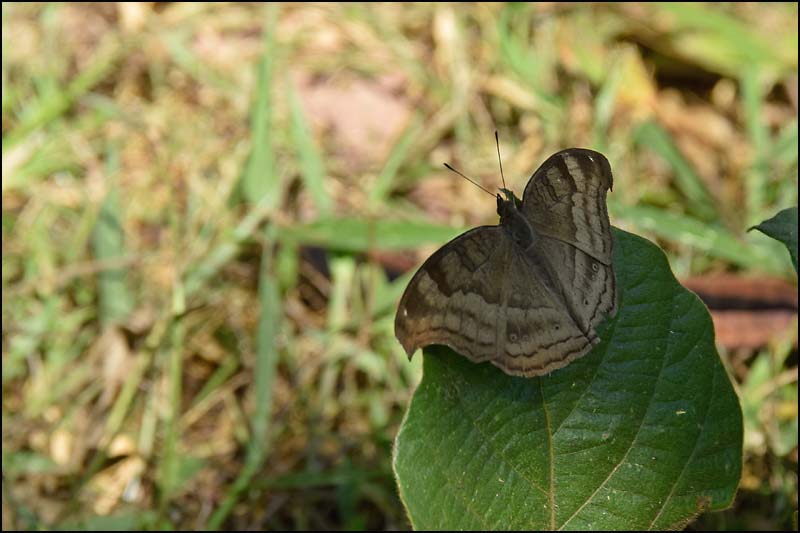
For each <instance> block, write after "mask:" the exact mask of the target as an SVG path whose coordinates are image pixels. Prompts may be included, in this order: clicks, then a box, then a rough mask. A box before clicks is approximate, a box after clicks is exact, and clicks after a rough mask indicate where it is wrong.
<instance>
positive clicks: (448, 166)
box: [444, 163, 494, 196]
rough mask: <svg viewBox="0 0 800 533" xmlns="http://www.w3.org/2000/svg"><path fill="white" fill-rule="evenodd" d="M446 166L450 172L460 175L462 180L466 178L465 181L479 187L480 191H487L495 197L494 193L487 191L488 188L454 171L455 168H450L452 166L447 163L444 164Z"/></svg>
mask: <svg viewBox="0 0 800 533" xmlns="http://www.w3.org/2000/svg"><path fill="white" fill-rule="evenodd" d="M444 166H446V167H447V168H448V169H449V170H452V171H453V172H455V173H456V174H458V175H459V176H461V177H462V178H464V179H465V180H467V181H468V182H470V183H472V184H473V185H475V186H476V187H478V188H480V189H483V190H484V191H486V193H487V194H488V195H490V196H494V194H493V193H492V192H491V191H490V190H489V189H487V188H486V187H484V186H483V185H480V184H479V183H476V182H475V181H474V180H471V179H469V178H468V177H466V176H465V175H464V174H462V173H461V172H459V171H458V170H456V169H454V168H453V167H451V166H450V165H448V164H447V163H445V164H444Z"/></svg>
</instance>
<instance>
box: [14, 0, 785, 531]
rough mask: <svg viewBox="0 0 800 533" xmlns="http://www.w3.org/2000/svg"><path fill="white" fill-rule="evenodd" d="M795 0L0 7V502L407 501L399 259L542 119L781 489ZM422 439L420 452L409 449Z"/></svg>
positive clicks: (763, 509)
mask: <svg viewBox="0 0 800 533" xmlns="http://www.w3.org/2000/svg"><path fill="white" fill-rule="evenodd" d="M797 9H798V8H797V4H796V3H788V4H761V3H752V4H728V3H726V4H710V3H707V4H673V3H669V4H666V3H665V4H562V3H545V4H525V5H522V4H520V5H517V4H463V5H451V4H379V5H367V4H320V5H316V4H292V5H290V4H285V5H275V4H271V5H251V4H179V3H170V2H159V3H138V4H135V3H134V4H126V3H119V4H115V3H105V4H10V3H4V4H3V7H2V40H3V47H2V109H3V115H2V116H3V126H2V127H3V182H2V209H3V211H2V239H3V241H2V250H3V254H2V282H3V300H2V301H3V311H2V313H3V315H2V316H3V319H2V328H3V330H2V331H3V355H2V370H3V377H2V384H3V396H2V416H3V426H2V432H3V448H2V465H3V466H2V471H3V484H2V510H3V514H2V516H3V518H2V522H3V527H4V529H5V528H10V527H19V528H29V529H38V528H51V527H55V528H58V527H68V526H72V527H84V528H99V527H116V528H131V527H148V528H156V527H159V528H163V527H172V528H181V529H189V528H218V527H235V528H291V529H341V528H348V529H360V528H390V529H394V528H400V529H404V528H407V527H408V522H407V520H406V518H405V513H404V511H403V509H402V507H401V504H400V502H399V500H398V497H397V493H396V487H395V484H394V480H393V478H392V473H391V466H390V458H391V450H392V441H393V438H394V436H395V433H396V430H397V427H398V425H399V423H400V420H401V418H402V416H403V412H404V410H405V407H406V404H407V401H408V399H409V397H410V394H411V392H412V391H413V389H414V387H415V385H416V383H417V382H418V380H419V378H420V358H416V359H415V360H414V361H412V362H411V363H409V362H408V361H407V360H406V359H405V357H404V355H403V353H402V349H401V348H400V345H399V344H398V343H397V342H396V341H395V339H394V336H393V316H394V309H395V305H396V302H397V299H398V298H399V295H400V294H401V292H402V290H403V288H404V287H405V284H406V283H407V281H408V279H409V275H410V272H411V271H413V269H414V267H415V266H416V265H418V264H419V262H420V261H422V260H423V259H424V258H425V257H427V255H428V254H429V253H430V252H431V251H432V250H434V249H435V248H436V247H437V246H439V245H440V244H442V243H443V242H444V241H445V240H446V239H448V238H450V237H452V236H454V235H456V234H457V233H458V232H460V231H461V230H463V229H464V228H467V227H470V226H474V225H477V224H481V223H495V221H496V215H495V214H494V209H495V202H494V200H492V199H490V198H487V197H486V195H485V194H484V193H483V192H481V191H480V190H479V189H477V188H476V187H474V186H472V185H470V184H469V183H467V182H466V181H465V180H462V179H460V178H458V177H457V176H454V175H453V174H450V173H448V172H447V171H446V170H444V169H443V167H442V163H443V162H450V163H452V164H453V165H454V166H456V167H457V168H459V169H460V170H462V171H463V172H465V173H466V174H468V175H470V176H473V177H475V178H476V179H477V180H479V181H480V182H482V183H483V184H484V185H485V186H487V187H495V186H497V185H498V184H499V173H498V168H497V161H496V155H495V146H494V139H493V132H494V131H495V129H497V130H499V133H500V148H501V150H502V153H503V158H504V169H505V173H506V175H507V176H509V178H507V180H508V181H509V186H510V187H511V188H513V189H515V190H516V191H518V192H519V191H521V189H522V188H523V187H524V184H525V183H526V181H527V179H528V177H529V176H530V174H531V172H532V171H533V170H534V169H535V168H536V167H537V166H538V164H539V163H541V162H542V161H543V160H544V159H545V158H546V157H547V156H548V155H550V154H551V153H553V152H555V151H557V150H559V149H562V148H566V147H570V146H584V147H591V148H594V149H597V150H600V151H602V152H603V153H604V154H606V155H607V157H608V158H609V160H610V161H611V164H612V169H613V171H614V175H615V183H614V185H615V186H614V191H613V193H612V194H610V195H609V209H610V213H611V219H612V223H613V224H615V225H617V226H619V227H622V228H624V229H626V230H628V231H633V232H635V233H639V234H642V235H644V236H647V237H648V238H650V239H653V240H655V241H656V242H658V243H659V244H660V245H661V246H662V247H663V248H664V249H665V251H666V252H667V254H668V257H669V260H670V263H671V265H672V268H673V270H674V271H675V273H676V275H677V276H678V277H679V279H681V280H682V281H684V283H685V284H686V285H687V286H688V287H690V288H692V289H693V290H695V291H697V292H698V294H700V295H701V297H703V299H704V300H705V301H706V303H707V305H709V307H710V308H711V311H712V314H713V317H714V320H715V323H716V325H717V334H718V345H719V349H720V353H721V355H722V357H723V361H724V362H725V364H726V366H727V368H728V370H729V372H730V375H731V378H732V380H733V381H734V383H735V386H736V388H737V391H738V393H739V395H740V398H741V402H742V408H743V411H744V415H745V421H746V438H745V467H744V475H743V478H742V482H741V488H740V491H739V494H738V497H737V499H736V502H735V504H734V506H733V507H732V508H731V509H730V510H728V511H725V512H723V513H716V514H711V515H707V516H703V517H702V518H701V519H700V520H699V521H697V522H695V523H694V524H693V525H692V526H690V527H691V528H695V529H730V530H737V529H785V528H791V527H792V515H793V514H794V516H795V518H794V520H795V522H794V523H795V524H796V509H797V333H796V328H797V278H796V275H795V273H794V270H793V269H792V266H791V263H790V261H789V256H788V254H787V253H786V249H785V248H783V247H782V246H781V245H780V244H779V243H777V242H774V241H772V240H771V239H769V238H767V237H766V236H764V235H762V234H760V233H758V232H751V233H746V230H747V228H748V227H750V226H752V225H754V224H757V223H759V222H761V221H762V220H764V219H766V218H769V217H771V216H772V215H774V214H775V213H776V212H777V211H779V210H780V209H782V208H785V207H789V206H793V205H797V153H798V140H797V49H798V48H797V46H798V42H797V28H798V21H797ZM421 467H423V468H424V465H421Z"/></svg>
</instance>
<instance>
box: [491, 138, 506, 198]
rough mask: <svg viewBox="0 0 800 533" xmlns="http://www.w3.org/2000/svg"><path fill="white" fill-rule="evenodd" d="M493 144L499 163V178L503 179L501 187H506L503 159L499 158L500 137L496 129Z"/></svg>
mask: <svg viewBox="0 0 800 533" xmlns="http://www.w3.org/2000/svg"><path fill="white" fill-rule="evenodd" d="M494 144H495V145H496V146H497V162H498V163H500V179H502V180H503V188H504V189H507V188H508V187H506V177H505V176H504V175H503V160H502V159H500V137H499V136H498V135H497V130H494Z"/></svg>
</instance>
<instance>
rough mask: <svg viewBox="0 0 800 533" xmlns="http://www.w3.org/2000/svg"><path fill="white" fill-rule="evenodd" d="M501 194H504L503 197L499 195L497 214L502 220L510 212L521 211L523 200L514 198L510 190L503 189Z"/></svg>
mask: <svg viewBox="0 0 800 533" xmlns="http://www.w3.org/2000/svg"><path fill="white" fill-rule="evenodd" d="M500 192H501V193H503V196H505V198H503V196H500V193H497V214H498V215H500V218H501V219H502V218H504V217H505V216H506V215H507V214H508V213H509V211H519V210H520V209H522V200H520V199H519V198H517V197H516V196H514V193H513V192H512V191H509V190H508V189H505V188H501V189H500Z"/></svg>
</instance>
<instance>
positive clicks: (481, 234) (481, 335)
mask: <svg viewBox="0 0 800 533" xmlns="http://www.w3.org/2000/svg"><path fill="white" fill-rule="evenodd" d="M611 184H612V178H611V170H610V166H609V164H608V161H607V160H606V159H605V157H604V156H603V155H602V154H599V153H598V152H593V151H591V150H584V149H577V148H573V149H568V150H564V151H562V152H558V153H557V154H554V155H553V156H551V157H550V158H549V159H548V160H547V161H546V162H545V163H544V164H542V166H541V167H540V168H539V169H538V170H537V171H536V172H535V173H534V174H533V176H531V178H530V180H529V182H528V185H527V186H526V187H525V192H524V194H523V197H522V199H521V200H520V199H519V198H517V197H516V196H515V195H514V194H513V193H512V192H511V191H509V190H507V189H501V193H502V196H501V195H500V194H498V195H497V197H496V198H497V214H498V215H499V216H500V222H499V225H497V226H481V227H478V228H475V229H473V230H470V231H468V232H466V233H464V234H462V235H460V236H458V237H456V238H455V239H453V240H452V241H450V242H449V243H447V244H445V245H444V246H443V247H442V248H440V249H439V250H438V251H436V252H435V253H434V254H433V255H432V256H431V257H430V258H429V259H428V260H427V261H426V262H425V263H424V264H423V265H422V266H421V267H420V269H419V270H418V271H417V273H416V274H415V275H414V277H413V278H412V280H411V282H410V283H409V285H408V287H407V288H406V291H405V293H404V294H403V297H402V298H401V300H400V305H399V307H398V312H397V316H396V318H395V334H396V336H397V338H398V340H399V341H400V343H401V344H402V345H403V347H404V348H405V350H406V353H407V354H408V356H409V358H410V357H411V356H412V355H413V353H414V351H415V350H416V349H417V348H420V347H424V346H427V345H429V344H444V345H447V346H450V347H451V348H453V349H454V350H455V351H457V352H459V353H460V354H462V355H464V356H465V357H467V358H469V359H470V360H472V361H474V362H483V361H490V362H491V363H492V364H494V365H495V366H498V367H499V368H501V369H502V370H503V371H505V372H506V373H508V374H511V375H516V376H526V377H530V376H537V375H542V374H546V373H548V372H550V371H552V370H555V369H556V368H560V367H562V366H564V365H566V364H568V363H569V362H570V361H572V360H574V359H575V358H577V357H580V356H582V355H585V354H586V353H588V351H589V350H591V347H592V346H593V345H594V344H596V343H597V342H599V339H598V337H597V334H596V332H595V329H594V328H595V327H596V326H597V325H598V324H599V323H600V322H601V321H602V320H603V319H604V318H605V317H606V316H613V315H614V314H615V313H616V289H615V282H614V273H613V266H612V264H611V246H612V241H611V233H610V225H609V222H608V214H607V211H606V205H605V195H606V191H607V190H608V189H610V188H611Z"/></svg>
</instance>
